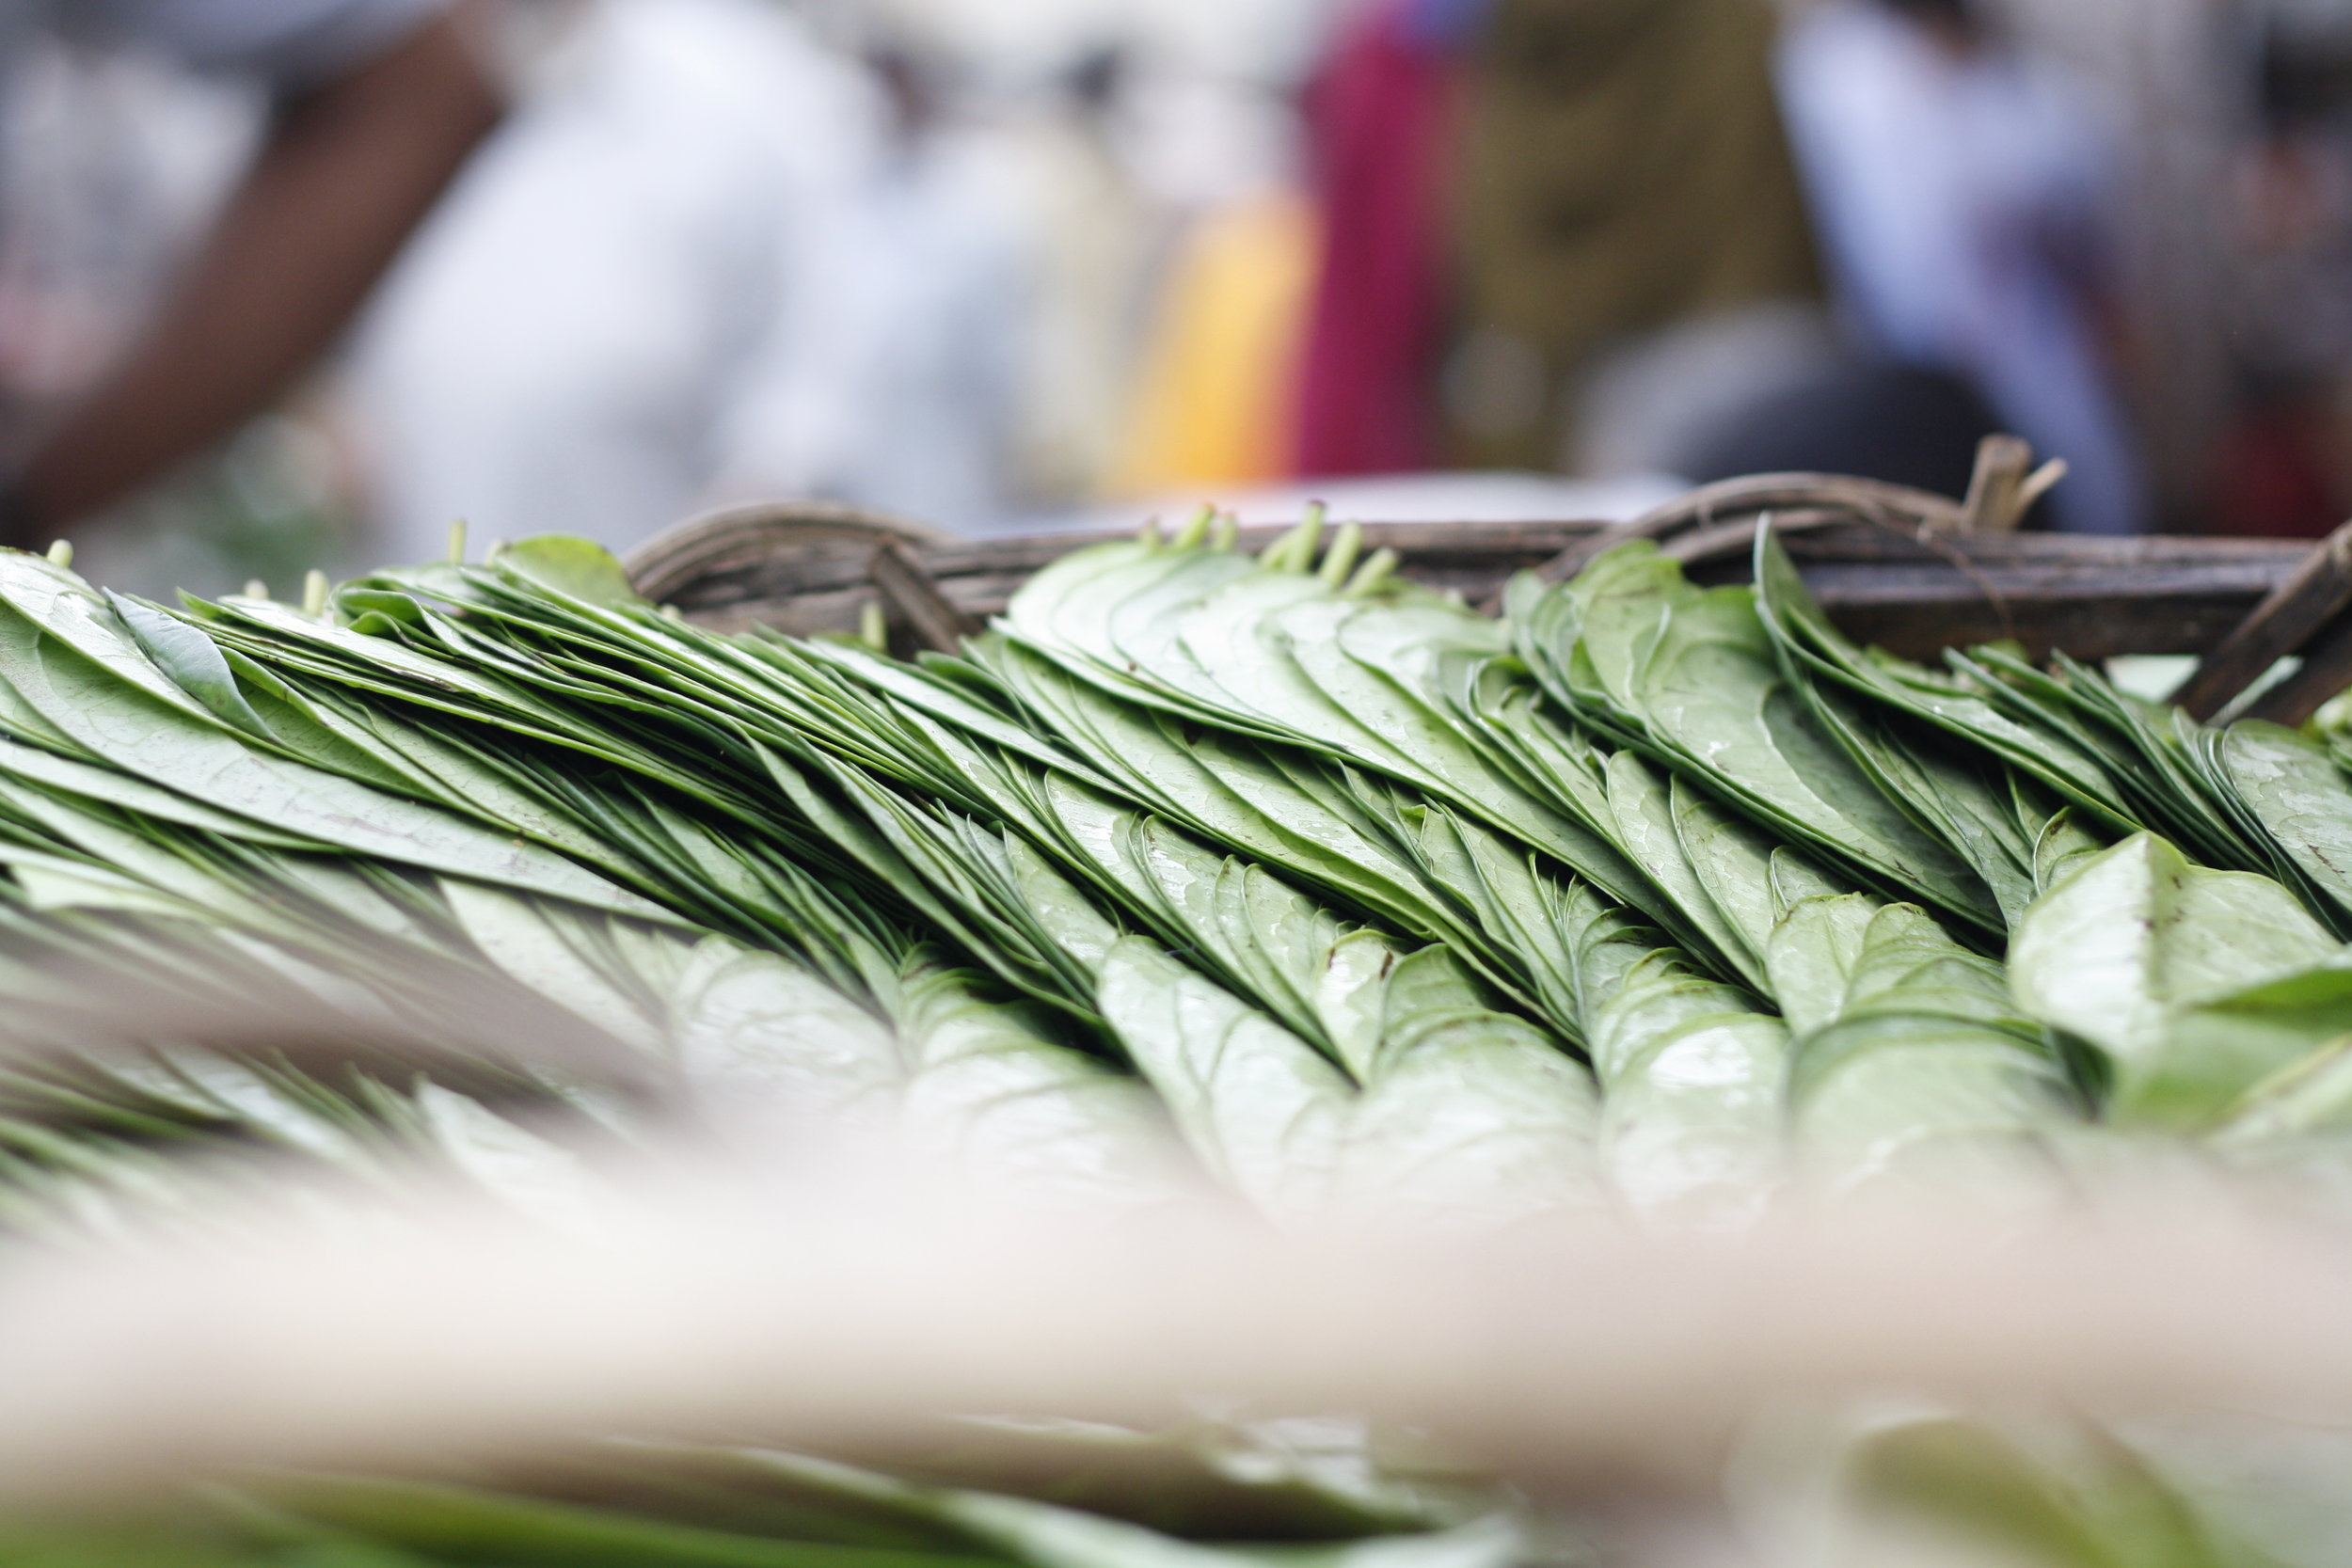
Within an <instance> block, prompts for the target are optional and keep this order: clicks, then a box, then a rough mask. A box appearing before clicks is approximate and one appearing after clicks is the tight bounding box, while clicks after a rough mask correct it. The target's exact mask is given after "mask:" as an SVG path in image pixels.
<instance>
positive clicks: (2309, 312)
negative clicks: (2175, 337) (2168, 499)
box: [2212, 0, 2352, 537]
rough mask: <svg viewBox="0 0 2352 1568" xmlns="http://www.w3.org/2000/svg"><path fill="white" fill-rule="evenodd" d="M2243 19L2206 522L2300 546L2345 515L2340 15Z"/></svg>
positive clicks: (2346, 306) (2275, 1) (2348, 142)
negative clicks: (2222, 411) (2218, 418)
mask: <svg viewBox="0 0 2352 1568" xmlns="http://www.w3.org/2000/svg"><path fill="white" fill-rule="evenodd" d="M2244 20H2245V24H2246V25H2245V27H2244V30H2243V33H2242V35H2241V37H2242V40H2243V42H2244V46H2245V47H2244V53H2243V55H2242V56H2241V58H2242V59H2243V60H2244V63H2245V65H2246V67H2247V71H2246V75H2247V79H2248V80H2247V86H2248V89H2249V90H2248V91H2247V92H2246V95H2245V103H2246V109H2247V118H2246V130H2247V133H2248V134H2247V137H2246V141H2245V143H2244V145H2243V146H2242V147H2240V148H2239V149H2237V150H2236V152H2235V155H2234V158H2233V168H2232V170H2231V174H2232V181H2231V183H2232V185H2233V191H2232V196H2233V201H2232V202H2231V206H2230V215H2231V217H2232V220H2233V221H2232V223H2231V225H2230V233H2229V236H2228V238H2229V241H2230V243H2231V246H2232V249H2233V252H2234V259H2235V261H2236V263H2237V264H2236V266H2235V267H2234V269H2233V276H2231V277H2229V279H2228V281H2229V284H2230V285H2231V286H2230V287H2229V288H2228V289H2227V290H2226V292H2225V294H2224V298H2223V301H2222V305H2223V308H2224V310H2225V320H2226V324H2227V343H2228V349H2229V353H2230V357H2231V370H2232V372H2233V379H2234V381H2235V383H2236V385H2235V386H2234V388H2233V394H2234V397H2233V401H2234V403H2235V405H2236V406H2235V408H2234V411H2233V415H2232V417H2231V419H2230V420H2229V422H2228V423H2227V425H2226V426H2225V428H2224V429H2223V431H2222V432H2221V436H2220V439H2219V442H2218V451H2217V460H2216V463H2215V466H2214V467H2215V473H2214V480H2215V483H2214V487H2213V495H2212V522H2213V527H2214V528H2215V529H2216V530H2217V531H2220V532H2224V533H2245V534H2259V535H2270V536H2280V535H2284V536H2296V535H2301V536H2305V537H2312V536H2316V535H2318V534H2322V533H2326V532H2327V531H2329V530H2330V529H2332V528H2334V527H2335V526H2336V525H2337V524H2338V523H2340V522H2342V521H2343V520H2344V516H2345V515H2347V514H2352V6H2346V5H2344V4H2342V3H2341V0H2269V3H2268V4H2264V5H2260V6H2257V7H2255V8H2253V10H2252V12H2251V13H2250V15H2249V16H2248V17H2246V18H2245V19H2244Z"/></svg>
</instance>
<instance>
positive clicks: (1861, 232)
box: [1777, 0, 2148, 533]
mask: <svg viewBox="0 0 2352 1568" xmlns="http://www.w3.org/2000/svg"><path fill="white" fill-rule="evenodd" d="M1777 74H1778V77H1779V85H1780V97H1781V107H1782V115H1783V117H1784V119H1786V121H1787V123H1788V131H1789V137H1790V140H1791V142H1792V144H1793V146H1794V149H1795V151H1796V155H1797V161H1798V165H1799V167H1800V169H1801V170H1802V172H1803V174H1804V182H1805V187H1806V195H1807V198H1808V199H1809V201H1810V202H1811V204H1812V206H1813V211H1814V218H1815V223H1816V226H1817V228H1818V229H1819V230H1820V235H1821V239H1822V243H1823V245H1824V247H1825V249H1826V250H1827V252H1828V257H1829V261H1830V264H1831V268H1832V271H1833V273H1834V275H1835V277H1836V280H1837V283H1838V286H1839V291H1840V294H1841V299H1840V302H1839V303H1840V306H1841V308H1842V309H1844V311H1845V312H1846V314H1847V316H1848V318H1849V320H1850V322H1851V325H1852V326H1853V328H1854V329H1855V330H1856V331H1857V333H1858V334H1859V335H1860V336H1861V338H1862V339H1863V341H1865V342H1866V343H1867V345H1869V346H1870V347H1871V348H1873V349H1875V350H1877V351H1878V352H1881V353H1883V354H1886V355H1888V356H1892V357H1895V358H1899V359H1903V360H1907V361H1910V362H1913V363H1917V364H1923V365H1931V366H1936V367H1939V368H1944V369H1949V370H1952V371H1955V372H1960V373H1962V374H1964V375H1966V376H1967V377H1969V378H1970V379H1971V380H1973V381H1974V382H1975V383H1976V385H1977V386H1978V387H1979V389H1980V390H1981V391H1982V392H1983V393H1984V395H1985V398H1986V400H1987V401H1988V402H1989V403H1990V404H1992V405H1993V410H1994V414H1995V415H1996V416H1997V417H1998V418H1999V419H2000V420H2002V422H2003V423H2004V424H2006V425H2007V426H2009V427H2010V429H2012V430H2014V431H2015V432H2016V433H2017V434H2019V435H2021V436H2025V437H2026V439H2027V440H2029V441H2031V442H2032V443H2033V445H2034V448H2035V450H2036V451H2038V452H2040V453H2041V454H2042V455H2043V456H2058V457H2063V458H2065V459H2066V461H2067V464H2068V466H2069V469H2070V472H2069V475H2068V478H2067V480H2066V482H2065V483H2063V484H2061V485H2059V486H2058V490H2057V491H2056V492H2055V493H2054V494H2053V496H2052V499H2051V504H2052V506H2053V508H2054V509H2055V511H2056V512H2057V514H2058V521H2059V524H2060V526H2061V527H2064V528H2067V529H2070V530H2074V531H2083V532H2093V533H2130V532H2137V531H2141V530H2143V529H2144V528H2145V527H2146V526H2147V523H2148V518H2147V515H2146V514H2147V502H2146V498H2145V496H2144V494H2143V491H2142V483H2141V479H2140V474H2139V469H2138V464H2137V457H2136V453H2135V451H2134V446H2133V441H2132V437H2131V434H2130V431H2129V428H2128V425H2127V422H2126V421H2125V420H2124V418H2123V415H2122V408H2121V406H2120V405H2119V404H2118V402H2117V400H2116V397H2115V393H2114V391H2113V389H2112V388H2110V387H2109V385H2108V382H2107V377H2106V369H2105V367H2104V365H2103V364H2102V361H2101V356H2100V353H2099V347H2098V342H2097V335H2096V324H2095V323H2094V322H2093V321H2092V319H2091V317H2090V310H2089V309H2088V302H2087V300H2086V299H2085V297H2084V294H2083V292H2082V289H2081V285H2080V279H2079V276H2070V263H2069V261H2068V259H2067V257H2068V253H2069V252H2070V251H2072V252H2073V253H2074V258H2075V264H2076V265H2091V266H2095V265H2097V264H2099V262H2100V261H2103V260H2104V258H2102V257H2100V256H2099V255H2098V254H2097V253H2098V251H2099V248H2100V246H2101V245H2102V244H2103V243H2104V240H2105V230H2106V223H2107V219H2108V215H2109V214H2108V212H2107V210H2106V209H2107V205H2108V202H2109V200H2110V185H2111V182H2110V180H2109V178H2108V175H2107V172H2106V166H2105V159H2104V156H2103V144H2102V138H2101V137H2100V136H2099V135H2098V133H2097V130H2096V127H2095V126H2094V125H2093V123H2092V122H2091V121H2090V118H2089V117H2088V116H2087V115H2086V114H2085V113H2084V112H2083V111H2082V110H2081V108H2080V107H2079V105H2078V103H2076V101H2075V100H2074V97H2073V96H2072V95H2071V94H2070V93H2069V92H2068V90H2067V88H2066V86H2065V84H2064V82H2063V81H2061V80H2058V79H2056V78H2053V77H2051V76H2049V75H2047V74H2044V73H2042V72H2041V71H2036V70H2034V69H2032V68H2030V67H2028V66H2027V65H2026V64H2025V63H2023V62H2021V61H2019V60H2017V59H2015V58H2013V57H2010V56H2007V55H1995V54H1989V53H1988V54H1980V55H1976V56H1973V57H1965V58H1963V57H1960V56H1957V55H1954V54H1953V53H1951V52H1950V51H1949V50H1947V49H1946V48H1944V47H1943V46H1941V45H1940V44H1938V43H1937V42H1936V40H1933V39H1931V37H1929V36H1928V34H1927V33H1926V32H1925V31H1924V30H1923V29H1922V28H1920V27H1918V26H1917V25H1915V24H1912V23H1909V22H1906V21H1904V20H1902V19H1901V18H1899V17H1897V16H1894V15H1892V14H1890V13H1888V12H1887V11H1886V10H1885V9H1883V8H1881V7H1879V6H1875V5H1869V4H1866V3H1862V0H1835V3H1832V4H1829V5H1824V6H1821V7H1820V8H1817V9H1815V10H1812V11H1810V12H1808V13H1807V14H1806V15H1805V16H1804V18H1803V19H1801V20H1800V21H1798V22H1797V23H1796V24H1794V25H1792V26H1791V27H1790V28H1789V30H1788V34H1787V36H1786V37H1785V38H1784V40H1782V44H1781V48H1780V55H1779V59H1778V62H1777Z"/></svg>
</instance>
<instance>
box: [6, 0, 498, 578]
mask: <svg viewBox="0 0 2352 1568" xmlns="http://www.w3.org/2000/svg"><path fill="white" fill-rule="evenodd" d="M44 36H49V37H57V38H63V39H67V40H72V42H74V43H75V44H77V45H81V46H86V47H88V48H91V49H99V50H106V49H123V50H130V49H145V50H150V51H157V52H161V53H162V54H164V55H168V56H170V57H171V58H173V59H175V60H176V61H178V62H180V63H181V64H183V65H184V66H186V67H189V68H192V69H195V70H198V71H205V72H210V73H217V74H221V75H225V76H233V77H236V78H239V79H242V80H245V81H247V82H250V83H253V84H256V85H257V86H259V87H261V88H262V89H263V90H264V91H265V92H266V93H267V94H268V95H269V99H270V111H269V115H268V119H267V122H266V126H265V129H264V131H263V134H262V138H261V142H260V146H259V150H258V151H257V152H256V153H255V154H254V156H253V158H252V160H251V162H250V165H249V166H248V167H247V168H246V171H245V173H244V175H243V177H242V179H241V181H240V182H239V183H238V184H237V185H236V187H235V189H234V190H233V191H232V192H231V193H230V196H229V198H228V200H227V202H226V204H225V206H224V207H223V208H222V209H221V211H220V212H219V214H218V215H217V217H216V218H215V221H214V222H213V224H212V226H211V229H210V232H209V235H208V236H207V237H206V238H205V240H204V241H203V243H202V244H201V245H199V248H198V249H197V252H196V254H195V256H194V258H193V260H192V261H189V262H188V263H187V265H186V266H185V267H184V268H183V270H182V274H181V276H180V277H179V278H178V280H177V283H176V286H175V287H174V288H173V290H172V291H171V293H170V294H169V296H168V298H167V300H166V301H165V302H164V303H163V304H162V305H161V307H160V308H159V309H157V310H156V311H155V313H154V315H153V316H152V318H151V321H150V322H149V323H148V324H147V325H146V327H145V329H144V330H143V331H142V332H140V333H139V334H137V335H136V336H135V338H134V339H133V340H132V341H131V342H130V343H129V345H128V346H127V348H125V349H124V350H123V351H122V352H121V353H120V355H119V356H118V358H117V359H116V361H115V362H114V363H113V364H112V365H111V366H110V367H108V368H107V369H106V371H105V372H104V373H103V375H100V376H99V377H98V378H97V379H96V381H95V384H94V385H93V386H91V387H89V388H86V389H85V390H84V392H83V395H82V396H81V397H80V398H78V400H76V401H75V402H74V403H73V404H72V406H70V407H69V408H67V409H65V410H63V411H61V412H59V413H56V414H55V415H53V416H52V417H50V418H47V419H45V420H42V421H41V425H42V428H39V429H35V430H26V429H23V428H19V429H16V430H13V431H11V432H9V433H8V434H9V438H10V440H11V442H12V443H13V444H14V445H15V447H16V449H17V453H18V456H17V461H16V462H15V464H14V465H13V467H12V471H11V472H10V474H9V477H8V483H7V485H6V488H5V490H0V543H6V544H8V545H14V546H25V547H32V546H40V545H43V544H46V543H47V542H48V541H49V540H50V539H51V538H53V537H55V536H56V534H57V533H58V532H60V531H63V530H64V529H65V528H66V527H67V525H69V524H71V523H72V522H73V521H75V520H76V519H78V518H81V517H83V516H85V515H88V514H90V513H92V512H94V511H96V510H98V509H99V508H101V507H103V506H105V505H107V504H108V503H110V502H112V501H114V500H116V499H119V498H120V497H122V496H124V495H125V494H127V493H129V492H130V491H132V490H134V489H135V488H136V487H138V486H140V485H142V484H144V483H148V482H149V481H151V480H152V479H154V478H155V477H157V476H158V475H159V474H161V473H162V472H163V471H165V470H166V469H167V468H168V467H171V466H172V465H173V464H174V463H176V462H178V461H179V460H181V459H183V458H184V457H186V456H188V455H189V454H191V453H193V452H194V451H198V450H199V449H200V448H201V447H203V446H204V445H205V444H207V443H208V442H210V441H212V440H214V439H215V438H217V437H218V436H222V435H224V434H226V433H227V432H229V431H230V430H231V429H233V428H235V427H236V426H237V425H238V424H240V423H241V422H242V421H244V420H246V419H247V418H249V417H250V416H252V415H254V414H256V413H259V412H260V411H262V409H264V408H266V407H267V406H269V405H270V404H271V403H272V402H273V401H274V400H276V399H277V398H278V396H279V395H281V394H282V393H283V392H284V391H285V390H286V389H287V388H288V387H289V386H290V385H291V384H292V383H293V382H294V380H295V379H296V378H297V377H298V376H299V375H300V374H301V372H303V371H305V370H306V369H307V368H308V367H309V366H310V365H311V363H312V362H313V361H314V360H316V358H317V357H318V356H320V355H321V354H322V353H323V352H324V351H325V350H326V348H327V347H328V346H329V345H330V343H331V342H332V341H334V340H335V338H336V337H337V335H338V334H339V333H340V332H341V331H342V328H343V327H344V325H346V324H347V323H348V321H349V320H350V319H351V317H352V315H353V313H354V312H355V311H356V310H357V309H358V307H359V305H360V304H361V302H362V301H363V300H364V299H365V298H366V297H367V295H368V293H369V292H370V290H371V289H372V288H373V285H374V284H375V282H376V280H377V278H378V277H380V276H381V274H382V273H383V272H384V270H385V268H386V267H387V266H388V265H389V263H390V262H391V261H392V259H393V258H394V256H395V255H396V254H397V253H398V252H399V251H400V250H401V248H402V246H403V245H405V243H406V241H407V239H408V237H409V235H410V233H411V232H412V231H413V230H415V229H416V228H417V226H418V225H419V223H420V222H421V220H422V219H423V218H424V217H425V215H426V214H428V213H429V212H430V211H431V210H432V208H433V207H434V205H435V203H436V202H437V200H438V198H440V196H441V194H442V191H443V190H444V188H445V187H446V186H447V184H448V183H449V182H450V181H451V179H452V178H453V176H454V175H455V174H456V173H457V171H458V169H459V168H460V167H461V166H463V164H464V163H465V162H466V160H467V158H468V157H469V155H470V153H471V152H472V151H473V150H474V148H475V147H476V145H477V144H478V143H479V142H481V140H482V139H483V138H484V137H485V135H487V134H488V133H489V132H490V130H491V128H492V126H493V125H494V124H495V123H496V121H497V119H498V118H499V115H500V112H501V103H500V94H499V92H498V90H497V87H496V86H495V83H494V81H493V79H492V75H491V73H490V71H487V70H486V69H485V65H484V62H483V60H482V59H481V57H480V56H479V55H478V53H477V51H476V49H475V48H474V46H473V44H472V42H471V40H469V37H468V36H467V34H466V33H465V31H464V30H463V28H462V27H461V24H460V18H459V17H457V16H455V15H453V14H452V13H451V12H449V11H448V10H446V9H445V8H442V7H441V6H440V5H438V4H436V3H434V0H111V3H106V4H95V3H83V4H36V3H28V0H15V3H10V4H4V5H0V93H4V92H5V91H6V85H7V84H10V83H12V82H13V81H14V80H15V75H16V73H15V71H13V69H12V67H13V66H14V65H15V64H16V63H17V62H18V61H19V60H20V58H21V57H22V56H23V55H24V54H25V53H26V52H27V50H28V48H30V47H31V46H33V45H35V44H37V43H38V42H39V40H41V39H42V38H43V37H44ZM0 194H4V193H0ZM0 210H6V209H5V206H4V205H0Z"/></svg>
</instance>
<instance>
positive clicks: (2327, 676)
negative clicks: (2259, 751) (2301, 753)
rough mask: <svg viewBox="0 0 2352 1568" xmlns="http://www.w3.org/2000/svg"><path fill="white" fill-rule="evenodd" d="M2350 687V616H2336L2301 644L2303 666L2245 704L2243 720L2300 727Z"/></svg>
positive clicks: (2351, 682) (2351, 679)
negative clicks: (2331, 698) (2337, 694)
mask: <svg viewBox="0 0 2352 1568" xmlns="http://www.w3.org/2000/svg"><path fill="white" fill-rule="evenodd" d="M2347 686H2352V613H2345V614H2342V615H2338V616H2337V617H2336V618H2335V619H2334V620H2332V621H2330V622H2328V624H2327V625H2326V626H2322V627H2321V628H2320V631H2319V635H2318V636H2316V637H2314V638H2312V640H2311V641H2309V642H2306V643H2305V644H2303V667H2302V668H2301V669H2299V670H2297V671H2296V673H2294V674H2292V675H2289V676H2288V677H2287V678H2286V679H2284V680H2282V681H2280V683H2279V684H2278V685H2276V686H2274V687H2272V688H2271V689H2269V690H2267V691H2265V692H2264V693H2263V694H2262V695H2261V696H2260V697H2257V698H2255V699H2254V701H2253V702H2252V703H2251V704H2249V705H2248V706H2247V709H2246V713H2245V715H2244V717H2246V718H2248V719H2267V720H2269V721H2271V722H2272V723H2274V724H2286V725H2290V726H2292V725H2296V724H2300V723H2302V722H2303V721H2305V720H2306V719H2309V718H2310V717H2311V716H2312V714H2314V713H2317V712H2318V711H2319V709H2320V707H2321V705H2323V704H2325V703H2326V702H2327V701H2328V699H2329V698H2330V697H2333V696H2334V695H2335V694H2336V693H2337V692H2339V691H2342V690H2343V689H2344V688H2345V687H2347Z"/></svg>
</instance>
